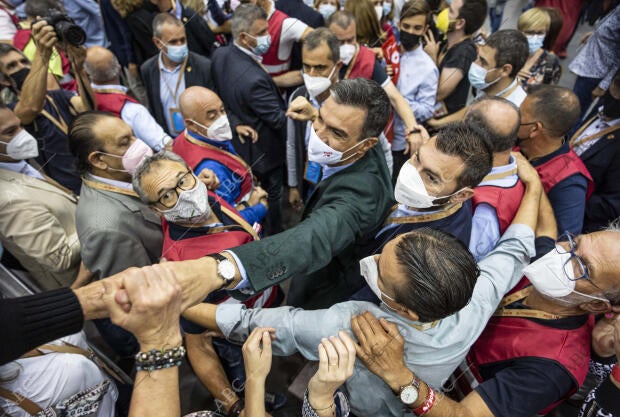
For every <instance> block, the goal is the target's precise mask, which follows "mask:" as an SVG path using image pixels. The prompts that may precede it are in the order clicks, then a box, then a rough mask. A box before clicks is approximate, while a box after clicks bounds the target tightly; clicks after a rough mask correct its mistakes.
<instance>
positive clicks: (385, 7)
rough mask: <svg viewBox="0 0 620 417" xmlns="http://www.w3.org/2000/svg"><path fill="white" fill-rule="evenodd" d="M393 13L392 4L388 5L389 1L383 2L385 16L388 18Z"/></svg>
mask: <svg viewBox="0 0 620 417" xmlns="http://www.w3.org/2000/svg"><path fill="white" fill-rule="evenodd" d="M391 11H392V3H388V2H387V1H384V2H383V16H387V15H389V14H390V12H391Z"/></svg>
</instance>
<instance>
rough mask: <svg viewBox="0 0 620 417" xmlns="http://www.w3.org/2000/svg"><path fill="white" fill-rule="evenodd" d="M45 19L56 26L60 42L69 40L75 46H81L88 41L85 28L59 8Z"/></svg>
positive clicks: (55, 29)
mask: <svg viewBox="0 0 620 417" xmlns="http://www.w3.org/2000/svg"><path fill="white" fill-rule="evenodd" d="M43 20H45V22H46V23H47V24H48V25H50V26H53V27H54V31H55V32H56V36H57V37H58V40H59V41H60V42H67V43H69V44H71V45H73V46H81V45H84V42H86V32H84V29H82V28H81V27H79V26H78V25H76V24H75V22H74V21H73V19H71V18H70V17H69V16H67V15H66V14H64V13H62V12H59V11H57V10H51V11H50V12H49V14H48V15H47V16H46V17H45V18H43Z"/></svg>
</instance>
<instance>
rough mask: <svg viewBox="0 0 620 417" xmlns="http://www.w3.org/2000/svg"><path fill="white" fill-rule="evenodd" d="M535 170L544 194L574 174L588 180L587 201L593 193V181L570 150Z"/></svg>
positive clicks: (586, 169)
mask: <svg viewBox="0 0 620 417" xmlns="http://www.w3.org/2000/svg"><path fill="white" fill-rule="evenodd" d="M535 168H536V171H537V172H538V175H539V176H540V181H541V182H542V185H543V188H544V189H545V193H547V194H549V190H551V189H552V188H553V187H555V186H556V185H557V184H558V183H560V182H561V181H563V180H565V179H566V178H568V177H570V176H571V175H575V174H581V175H583V176H584V177H586V179H587V180H588V191H587V193H586V198H588V199H589V198H590V196H591V195H592V193H593V192H594V181H593V180H592V177H591V176H590V173H589V172H588V168H586V166H585V165H584V164H583V162H581V159H579V156H577V154H576V153H575V151H573V150H572V149H571V150H570V151H569V152H567V153H563V154H561V155H558V156H556V157H555V158H553V159H551V160H549V161H547V162H545V163H544V164H541V165H538V166H536V167H535Z"/></svg>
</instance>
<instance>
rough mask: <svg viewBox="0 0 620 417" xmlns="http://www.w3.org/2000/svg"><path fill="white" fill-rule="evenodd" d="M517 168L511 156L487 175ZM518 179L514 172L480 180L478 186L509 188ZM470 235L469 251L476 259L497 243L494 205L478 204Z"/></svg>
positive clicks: (497, 225) (498, 233)
mask: <svg viewBox="0 0 620 417" xmlns="http://www.w3.org/2000/svg"><path fill="white" fill-rule="evenodd" d="M516 168H517V160H516V159H514V158H513V157H512V156H511V157H510V161H509V162H508V164H507V165H502V166H499V167H493V168H492V169H491V172H489V173H488V175H496V174H503V173H506V172H509V171H511V170H513V169H516ZM518 180H519V176H518V175H517V174H516V173H515V174H512V175H508V176H506V177H504V178H498V179H492V180H488V181H482V182H481V183H480V184H478V187H480V186H482V185H493V186H496V187H504V188H510V187H514V185H515V184H516V183H517V181H518ZM471 223H472V225H471V237H470V238H469V251H470V252H471V253H472V255H474V257H475V258H476V261H480V259H482V258H484V257H485V256H486V255H487V254H488V253H489V252H490V251H491V250H492V249H493V248H494V247H495V245H496V244H497V242H498V241H499V238H500V237H501V233H500V230H499V220H498V219H497V212H496V211H495V208H494V207H491V206H490V205H488V204H486V203H482V204H479V205H478V206H477V207H476V209H475V210H474V215H473V217H472V219H471Z"/></svg>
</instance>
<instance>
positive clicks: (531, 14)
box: [517, 7, 551, 33]
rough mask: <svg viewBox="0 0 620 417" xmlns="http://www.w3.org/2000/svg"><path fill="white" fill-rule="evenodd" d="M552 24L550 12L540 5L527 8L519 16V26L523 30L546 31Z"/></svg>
mask: <svg viewBox="0 0 620 417" xmlns="http://www.w3.org/2000/svg"><path fill="white" fill-rule="evenodd" d="M550 26H551V18H550V17H549V13H547V12H546V11H545V10H543V9H541V8H540V7H532V8H531V9H529V10H526V11H525V12H523V13H522V14H521V16H519V20H518V21H517V28H518V29H519V30H520V31H521V32H529V31H540V30H544V31H545V33H547V32H549V27H550Z"/></svg>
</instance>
